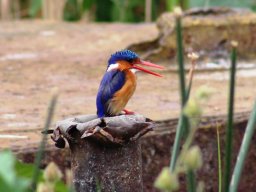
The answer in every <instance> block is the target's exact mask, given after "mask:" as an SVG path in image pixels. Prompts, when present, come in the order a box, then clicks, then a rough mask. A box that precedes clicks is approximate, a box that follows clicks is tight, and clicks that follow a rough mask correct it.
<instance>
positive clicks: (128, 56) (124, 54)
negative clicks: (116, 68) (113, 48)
mask: <svg viewBox="0 0 256 192" xmlns="http://www.w3.org/2000/svg"><path fill="white" fill-rule="evenodd" d="M137 58H139V56H138V55H137V54H136V53H134V52H133V51H130V50H128V49H124V50H122V51H118V52H116V53H114V54H112V55H111V57H110V58H109V60H108V65H111V64H115V63H116V62H117V61H120V60H125V61H128V62H132V61H133V60H134V59H137Z"/></svg>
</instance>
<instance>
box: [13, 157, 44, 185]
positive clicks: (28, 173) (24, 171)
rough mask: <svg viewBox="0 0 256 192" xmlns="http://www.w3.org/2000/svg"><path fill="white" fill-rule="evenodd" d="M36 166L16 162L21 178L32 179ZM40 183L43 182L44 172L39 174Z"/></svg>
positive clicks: (16, 168) (17, 171)
mask: <svg viewBox="0 0 256 192" xmlns="http://www.w3.org/2000/svg"><path fill="white" fill-rule="evenodd" d="M34 169H35V166H34V165H33V164H26V163H22V162H20V161H16V163H15V170H16V173H17V175H18V176H19V177H24V178H29V179H30V178H32V176H33V173H34ZM39 181H43V172H42V171H40V173H39Z"/></svg>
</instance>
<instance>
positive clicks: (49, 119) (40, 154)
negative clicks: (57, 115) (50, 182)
mask: <svg viewBox="0 0 256 192" xmlns="http://www.w3.org/2000/svg"><path fill="white" fill-rule="evenodd" d="M57 98H58V93H57V90H56V91H54V93H53V94H52V98H51V101H50V103H49V105H48V113H47V117H46V120H45V125H44V132H45V133H47V131H48V130H49V127H50V125H51V122H52V119H53V115H54V109H55V106H56V103H57ZM46 141H47V134H43V135H42V140H41V143H40V145H39V149H38V151H37V154H36V159H35V169H34V173H33V177H32V182H31V186H32V191H35V190H36V187H37V183H38V179H39V172H40V163H41V160H42V158H43V154H44V149H45V145H46Z"/></svg>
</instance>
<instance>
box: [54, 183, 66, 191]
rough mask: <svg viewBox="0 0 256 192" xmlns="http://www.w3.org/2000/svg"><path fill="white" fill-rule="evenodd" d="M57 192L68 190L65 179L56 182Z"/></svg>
mask: <svg viewBox="0 0 256 192" xmlns="http://www.w3.org/2000/svg"><path fill="white" fill-rule="evenodd" d="M54 191H55V192H68V191H69V187H68V186H67V185H65V184H64V182H63V181H57V182H56V184H55V190H54Z"/></svg>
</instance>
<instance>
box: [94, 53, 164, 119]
mask: <svg viewBox="0 0 256 192" xmlns="http://www.w3.org/2000/svg"><path fill="white" fill-rule="evenodd" d="M139 65H144V66H149V67H155V68H158V69H163V67H162V66H159V65H156V64H153V63H150V62H147V61H143V60H142V59H140V58H139V56H138V55H137V54H136V53H134V52H132V51H130V50H122V51H118V52H116V53H114V54H112V55H111V56H110V58H109V60H108V66H107V70H106V72H105V74H104V76H103V78H102V80H101V83H100V86H99V90H98V95H97V99H96V105H97V115H98V117H99V118H102V117H110V116H116V115H120V114H121V113H122V112H125V114H131V113H133V112H130V111H128V110H125V109H124V108H125V106H126V104H127V102H128V101H129V99H130V98H131V96H132V95H133V93H134V91H135V89H136V75H135V73H136V72H137V71H142V72H145V73H149V74H152V75H155V76H158V77H162V76H161V75H160V74H158V73H155V72H152V71H149V70H147V69H145V68H142V67H141V66H139Z"/></svg>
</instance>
